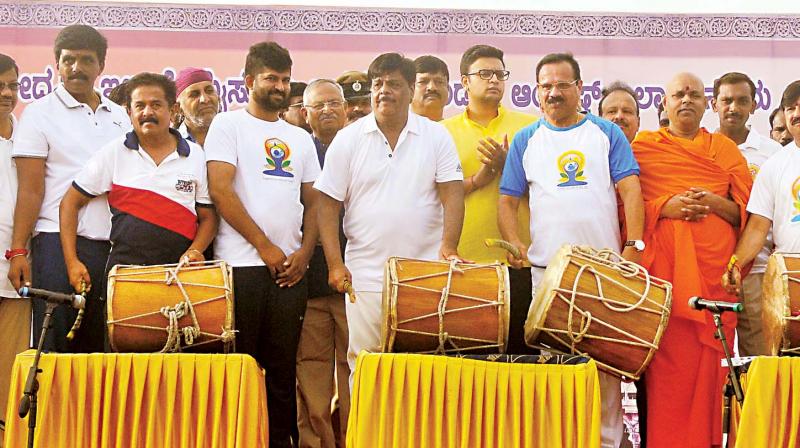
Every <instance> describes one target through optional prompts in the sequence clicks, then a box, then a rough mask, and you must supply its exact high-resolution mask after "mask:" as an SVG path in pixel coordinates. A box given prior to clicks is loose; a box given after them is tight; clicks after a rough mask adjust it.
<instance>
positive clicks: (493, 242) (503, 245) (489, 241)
mask: <svg viewBox="0 0 800 448" xmlns="http://www.w3.org/2000/svg"><path fill="white" fill-rule="evenodd" d="M483 243H484V244H486V247H499V248H500V249H505V250H506V251H508V253H510V254H511V255H513V256H514V257H516V258H522V256H521V255H522V254H520V253H519V249H517V247H516V246H514V245H513V244H511V243H509V242H508V241H506V240H500V239H497V238H486V239H485V240H483Z"/></svg>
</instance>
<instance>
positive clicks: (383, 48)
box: [0, 0, 800, 133]
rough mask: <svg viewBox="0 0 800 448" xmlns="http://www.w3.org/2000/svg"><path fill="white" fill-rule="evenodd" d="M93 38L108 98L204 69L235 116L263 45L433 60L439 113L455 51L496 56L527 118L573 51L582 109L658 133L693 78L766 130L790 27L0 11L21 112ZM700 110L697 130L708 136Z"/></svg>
mask: <svg viewBox="0 0 800 448" xmlns="http://www.w3.org/2000/svg"><path fill="white" fill-rule="evenodd" d="M74 23H84V24H88V25H92V26H94V27H97V28H98V29H101V30H102V32H103V33H104V34H105V35H106V37H107V38H108V41H109V52H108V57H107V61H106V67H105V71H104V73H103V75H102V76H101V78H100V80H99V86H98V87H99V88H100V89H102V90H103V91H104V92H108V91H109V90H110V89H111V88H113V87H114V86H116V85H117V84H119V83H120V82H121V81H122V80H124V79H125V78H127V77H130V76H131V75H132V74H135V73H137V72H141V71H153V72H161V73H164V74H166V75H168V76H174V74H175V73H176V72H177V71H178V70H180V69H181V68H183V67H186V66H199V67H206V68H208V69H210V70H212V71H213V73H214V76H215V83H216V84H217V87H218V88H219V91H220V94H221V96H222V108H223V109H226V110H231V109H235V108H238V107H242V104H243V103H245V102H246V98H247V91H246V89H245V87H244V81H243V79H242V67H243V65H244V59H245V55H246V54H247V48H248V47H249V46H250V45H251V44H253V43H255V42H258V41H263V40H275V41H277V42H279V43H280V44H282V45H283V46H285V47H286V48H288V49H289V50H290V51H291V54H292V58H293V60H294V67H293V70H292V77H293V78H294V79H296V80H304V81H307V80H309V79H313V78H319V77H336V76H337V75H338V74H340V73H341V72H343V71H345V70H350V69H361V70H365V69H366V68H367V66H368V65H369V62H370V61H371V60H372V59H373V58H374V57H375V56H376V55H378V54H380V53H383V52H388V51H398V52H401V53H403V54H405V55H406V56H408V57H411V58H414V57H417V56H419V55H423V54H433V55H436V56H439V57H440V58H442V59H443V60H444V61H445V62H447V64H448V66H449V68H450V73H451V76H450V78H451V79H450V98H449V104H448V107H447V109H446V112H445V114H446V115H448V116H449V115H452V114H455V113H457V112H458V111H460V110H462V109H463V107H464V105H465V104H466V96H465V92H464V90H463V88H462V86H461V83H460V77H459V76H458V62H459V60H460V56H461V53H462V52H463V51H464V50H465V49H466V48H467V47H469V46H471V45H474V44H479V43H480V44H490V45H494V46H497V47H499V48H501V49H503V50H504V51H505V54H506V56H505V62H506V65H507V68H508V69H509V70H511V78H510V79H509V81H508V82H507V83H506V93H505V98H504V104H505V105H506V106H507V107H509V108H513V109H517V110H522V111H528V112H534V113H537V112H538V101H537V100H536V96H535V85H536V82H535V76H534V69H535V67H536V62H537V61H538V60H539V58H541V57H542V56H543V55H545V54H547V53H550V52H555V51H559V52H560V51H569V52H572V53H573V54H574V55H575V56H576V58H577V59H578V61H579V62H580V64H581V70H582V75H583V76H582V77H583V80H584V94H583V105H584V107H585V108H587V109H589V110H591V111H592V112H593V113H596V112H597V103H598V101H599V99H600V91H601V88H602V86H604V85H607V84H609V83H611V82H613V81H615V80H623V81H625V82H627V83H629V84H630V85H631V86H633V87H634V88H635V89H636V92H637V94H638V95H639V105H640V107H641V108H642V128H655V127H656V126H657V119H656V113H655V109H656V105H657V103H658V102H659V101H661V98H662V96H663V93H664V91H663V88H662V86H663V84H664V83H665V82H666V81H667V80H669V78H670V77H671V76H672V75H673V74H675V73H677V72H679V71H691V72H694V73H696V74H697V75H699V76H700V77H701V78H702V79H703V80H704V81H705V84H706V93H707V95H708V96H709V97H710V96H711V88H712V85H713V81H714V79H715V78H717V77H719V76H720V75H721V74H723V73H725V72H728V71H741V72H744V73H747V74H748V75H750V76H751V77H752V78H753V80H754V81H755V83H756V86H757V95H756V101H757V103H758V109H757V111H756V114H755V117H754V118H753V119H752V120H751V123H752V124H753V125H754V126H755V128H756V129H757V130H759V131H760V132H762V133H765V132H767V131H768V130H769V124H768V122H767V117H768V115H769V112H770V111H771V110H772V109H774V108H775V107H777V105H778V103H779V102H780V95H781V93H782V91H783V88H784V87H785V86H786V85H787V84H788V83H789V82H791V81H793V80H795V79H797V78H800V59H798V58H797V55H798V54H800V16H791V17H787V16H732V15H714V16H711V15H703V16H690V15H640V14H630V15H619V14H602V13H580V14H579V13H542V12H516V13H515V12H492V11H455V10H449V11H435V10H404V9H391V10H389V9H380V10H375V9H341V8H340V9H337V8H314V7H306V8H287V7H272V6H261V7H253V6H246V7H245V6H242V7H235V6H233V7H232V6H226V7H222V6H201V5H194V6H191V5H190V6H187V5H175V4H172V5H170V4H161V5H154V4H119V3H113V4H103V3H91V2H38V1H37V2H31V1H19V0H10V1H9V0H0V52H3V53H7V54H10V55H11V56H13V57H14V58H15V59H16V60H17V61H18V62H19V65H20V68H21V71H22V78H21V84H22V88H21V90H20V96H21V99H22V103H23V105H22V106H21V107H20V108H19V109H18V110H17V112H20V111H21V109H22V107H24V103H28V102H30V101H33V100H34V99H36V98H41V97H42V96H44V95H46V94H47V93H48V92H49V91H50V90H51V89H52V88H53V86H54V85H55V84H57V82H58V74H57V73H56V71H55V60H54V55H53V51H52V47H53V39H54V38H55V36H56V34H57V32H58V30H59V29H60V28H61V27H63V26H66V25H70V24H74ZM716 123H717V119H716V116H715V115H713V114H712V112H711V110H710V107H709V110H708V113H707V114H706V117H705V119H704V125H705V126H706V127H707V128H709V129H710V130H714V129H716V128H717V124H716Z"/></svg>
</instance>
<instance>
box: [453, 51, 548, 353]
mask: <svg viewBox="0 0 800 448" xmlns="http://www.w3.org/2000/svg"><path fill="white" fill-rule="evenodd" d="M459 69H460V73H461V84H462V85H463V86H464V88H465V89H466V91H467V94H468V95H469V102H468V103H467V107H466V109H465V110H464V112H463V113H461V114H458V115H455V116H453V117H450V118H448V119H446V120H444V121H443V122H442V124H443V125H444V126H445V127H446V128H447V130H448V131H450V135H451V136H452V137H453V140H454V141H455V143H456V149H457V150H458V157H459V159H460V160H461V166H462V167H463V168H464V208H465V210H464V229H463V230H462V231H461V239H460V240H459V244H458V253H459V254H461V256H463V257H464V258H466V259H467V260H471V261H475V262H478V263H492V262H494V261H496V260H503V259H505V253H504V252H503V251H502V249H498V248H491V247H486V244H485V243H484V241H485V240H486V239H487V238H500V231H499V230H498V228H497V199H498V197H499V195H500V175H501V174H502V172H503V165H504V164H505V161H506V154H507V153H508V142H509V141H511V140H512V139H513V138H514V135H515V134H516V133H517V131H519V130H520V129H522V128H524V127H525V126H528V125H529V124H531V123H533V122H534V121H536V117H535V116H533V115H529V114H525V113H522V112H517V111H515V110H508V109H506V108H505V107H503V105H502V104H501V102H502V100H503V95H504V94H505V86H506V80H508V78H509V76H510V72H509V71H508V70H506V65H505V62H504V61H503V51H502V50H500V49H499V48H495V47H491V46H489V45H475V46H472V47H470V48H468V49H467V50H466V51H465V52H464V54H462V55H461V63H460V65H459ZM528 221H529V213H528V206H527V204H525V205H523V207H522V212H521V213H520V214H519V216H518V217H517V218H516V220H515V222H516V223H517V228H518V229H519V231H520V234H521V235H523V237H522V239H523V242H525V243H526V244H529V243H530V230H529V227H528ZM509 274H510V283H511V285H510V286H511V297H510V298H511V305H510V310H511V311H510V313H511V322H510V323H509V336H508V349H507V351H508V353H528V352H529V351H530V349H529V348H528V347H527V346H526V345H525V343H524V338H523V327H524V324H525V319H526V317H527V313H528V307H529V305H530V302H531V273H530V266H529V265H525V266H522V267H520V268H519V269H511V270H509Z"/></svg>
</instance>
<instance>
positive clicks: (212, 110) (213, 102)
mask: <svg viewBox="0 0 800 448" xmlns="http://www.w3.org/2000/svg"><path fill="white" fill-rule="evenodd" d="M175 85H176V89H177V91H178V104H179V106H180V114H181V116H182V117H183V122H182V123H181V125H180V127H179V128H178V131H179V132H180V133H181V135H182V136H183V138H185V139H187V140H189V141H191V142H194V143H197V144H198V145H200V146H201V147H202V146H203V144H204V143H205V142H206V135H207V134H208V128H209V127H210V126H211V121H212V120H214V117H216V116H217V113H219V94H218V93H217V88H216V87H214V77H213V76H212V74H211V72H210V71H208V70H204V69H201V68H194V67H187V68H185V69H183V70H181V71H180V72H179V73H178V77H177V79H176V80H175Z"/></svg>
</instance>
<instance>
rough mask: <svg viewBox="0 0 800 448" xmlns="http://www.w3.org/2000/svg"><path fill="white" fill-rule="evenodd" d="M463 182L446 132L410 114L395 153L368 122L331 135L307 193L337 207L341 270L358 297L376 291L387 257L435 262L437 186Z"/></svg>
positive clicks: (439, 225) (439, 227) (439, 223)
mask: <svg viewBox="0 0 800 448" xmlns="http://www.w3.org/2000/svg"><path fill="white" fill-rule="evenodd" d="M463 177H464V176H463V175H462V173H461V165H460V164H459V160H458V153H457V152H456V147H455V144H454V143H453V139H452V138H451V137H450V134H449V133H448V132H447V129H446V128H445V127H444V126H443V125H441V124H440V123H436V122H433V121H431V120H428V119H427V118H424V117H420V116H419V115H416V114H414V113H411V112H409V114H408V123H407V124H406V127H405V128H404V129H403V131H402V132H401V133H400V138H399V139H398V141H397V145H395V149H394V151H392V150H391V148H390V147H389V144H388V142H387V141H386V138H385V137H384V136H383V133H382V132H381V131H380V130H379V129H378V124H377V122H376V121H375V115H374V114H369V115H367V116H366V117H364V118H362V119H360V120H358V121H356V122H355V123H353V124H351V125H349V126H347V127H346V128H344V129H342V130H341V131H339V133H337V134H336V137H334V139H333V142H331V145H330V146H329V147H328V151H327V153H326V154H325V167H324V169H323V170H322V175H320V178H319V180H317V182H316V183H315V184H314V188H316V189H317V190H319V191H321V192H323V193H325V194H327V195H328V196H330V197H332V198H334V199H336V200H337V201H341V202H343V203H344V209H345V213H344V233H345V235H346V236H347V248H346V249H345V264H346V265H347V268H348V269H349V270H350V273H351V274H352V275H353V287H354V288H355V289H356V290H357V291H373V292H379V291H381V290H382V289H383V270H384V265H385V264H386V260H387V259H388V258H389V257H392V256H400V257H409V258H419V259H429V260H435V259H437V258H438V257H439V247H440V246H441V243H442V231H443V224H444V222H443V210H442V203H441V201H440V199H439V195H438V193H437V189H436V184H437V183H443V182H451V181H458V180H463Z"/></svg>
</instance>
